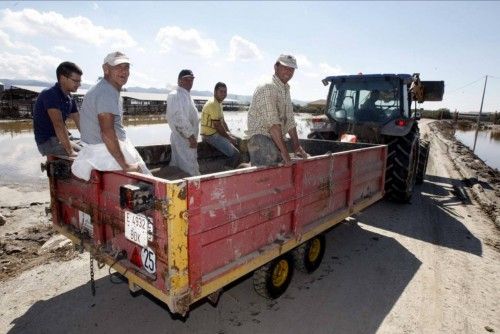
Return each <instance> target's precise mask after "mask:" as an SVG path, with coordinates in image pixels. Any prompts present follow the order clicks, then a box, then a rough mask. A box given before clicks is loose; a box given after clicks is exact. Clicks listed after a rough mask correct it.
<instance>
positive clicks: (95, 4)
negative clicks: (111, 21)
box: [92, 1, 99, 10]
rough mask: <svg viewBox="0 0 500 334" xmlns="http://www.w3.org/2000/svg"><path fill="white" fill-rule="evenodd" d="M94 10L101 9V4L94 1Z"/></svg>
mask: <svg viewBox="0 0 500 334" xmlns="http://www.w3.org/2000/svg"><path fill="white" fill-rule="evenodd" d="M92 8H93V9H94V10H98V9H99V4H98V3H97V2H95V1H94V2H92Z"/></svg>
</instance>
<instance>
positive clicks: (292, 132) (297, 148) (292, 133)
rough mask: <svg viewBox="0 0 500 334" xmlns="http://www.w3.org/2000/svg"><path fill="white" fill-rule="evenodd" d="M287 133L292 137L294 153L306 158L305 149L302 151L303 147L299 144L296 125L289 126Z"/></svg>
mask: <svg viewBox="0 0 500 334" xmlns="http://www.w3.org/2000/svg"><path fill="white" fill-rule="evenodd" d="M288 134H289V135H290V138H291V139H292V147H293V151H294V152H295V154H296V155H297V156H298V157H300V158H303V159H307V157H308V156H309V155H308V154H307V153H306V151H304V148H302V146H300V142H299V136H298V135H297V128H296V127H293V128H291V129H290V130H289V131H288Z"/></svg>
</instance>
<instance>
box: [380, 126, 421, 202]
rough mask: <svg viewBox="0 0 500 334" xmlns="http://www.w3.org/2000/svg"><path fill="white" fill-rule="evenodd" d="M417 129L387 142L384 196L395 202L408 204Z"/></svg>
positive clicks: (416, 149) (415, 160) (413, 177)
mask: <svg viewBox="0 0 500 334" xmlns="http://www.w3.org/2000/svg"><path fill="white" fill-rule="evenodd" d="M419 137H420V134H419V132H418V127H417V126H416V125H414V126H413V127H412V128H411V130H410V132H408V134H406V135H405V136H402V137H391V138H390V139H389V141H388V146H389V150H388V157H387V169H386V175H385V191H386V195H387V196H388V197H389V198H390V199H391V200H394V201H396V202H402V203H408V202H409V201H410V199H411V196H412V194H413V188H414V185H415V181H416V172H417V164H418V151H419Z"/></svg>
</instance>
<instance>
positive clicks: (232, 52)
mask: <svg viewBox="0 0 500 334" xmlns="http://www.w3.org/2000/svg"><path fill="white" fill-rule="evenodd" d="M257 59H262V53H261V51H260V50H259V48H258V47H257V45H256V44H255V43H252V42H250V41H248V40H246V39H244V38H243V37H240V36H238V35H235V36H233V37H232V38H231V41H230V42H229V60H230V61H236V60H243V61H249V60H257Z"/></svg>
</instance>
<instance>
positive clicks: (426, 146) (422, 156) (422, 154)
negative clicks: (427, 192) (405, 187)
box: [416, 141, 430, 184]
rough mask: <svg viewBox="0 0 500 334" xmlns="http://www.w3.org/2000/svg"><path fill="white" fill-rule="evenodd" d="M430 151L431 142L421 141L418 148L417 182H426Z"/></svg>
mask: <svg viewBox="0 0 500 334" xmlns="http://www.w3.org/2000/svg"><path fill="white" fill-rule="evenodd" d="M429 151H430V143H429V142H428V141H420V147H419V150H418V167H417V181H416V182H417V184H422V183H424V177H425V172H426V170H427V161H428V160H429Z"/></svg>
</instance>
